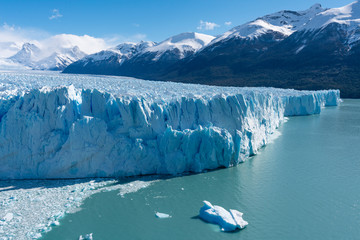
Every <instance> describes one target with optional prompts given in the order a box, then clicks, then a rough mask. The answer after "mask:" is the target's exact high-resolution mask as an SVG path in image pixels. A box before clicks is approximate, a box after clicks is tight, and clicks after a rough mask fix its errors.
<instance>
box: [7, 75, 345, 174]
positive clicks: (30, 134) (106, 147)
mask: <svg viewBox="0 0 360 240" xmlns="http://www.w3.org/2000/svg"><path fill="white" fill-rule="evenodd" d="M0 77H2V78H6V77H7V82H6V84H3V86H2V88H1V89H2V90H1V91H2V92H0V96H1V102H0V119H1V121H0V146H1V148H0V166H1V167H0V179H24V178H26V179H31V178H40V179H46V178H83V177H121V176H134V175H143V174H179V173H184V172H201V171H203V170H206V169H215V168H218V167H230V166H233V165H236V164H238V163H240V162H242V161H244V160H246V159H247V158H248V157H249V156H250V155H253V154H256V152H257V150H258V149H259V148H261V147H262V146H264V145H265V144H266V143H267V141H268V137H269V135H270V134H271V133H273V132H274V130H275V129H276V128H277V127H278V126H279V124H281V122H282V121H283V120H284V116H293V115H307V114H317V113H320V111H321V107H323V106H332V105H337V104H338V102H339V95H340V93H339V91H337V90H330V91H316V92H312V91H295V90H281V89H273V88H226V87H210V86H200V85H186V84H176V83H159V82H157V83H156V82H150V81H141V80H136V79H121V78H104V79H103V81H102V82H104V85H103V86H99V87H98V89H99V90H97V89H95V88H94V87H93V88H90V87H89V86H90V85H91V84H93V82H96V81H98V82H101V81H99V80H100V78H93V80H92V79H91V78H90V77H86V76H84V77H82V78H83V81H84V82H83V83H79V79H77V81H76V84H75V86H74V85H70V86H65V87H54V86H56V85H57V84H61V85H64V84H65V85H68V84H69V83H70V82H75V81H74V79H72V78H75V77H70V76H66V77H65V76H60V75H59V76H57V77H51V76H45V78H44V79H45V80H44V79H43V80H44V82H43V83H42V82H41V81H37V80H36V77H35V80H34V78H32V77H28V76H27V77H28V79H31V81H30V80H29V81H23V82H20V81H15V80H9V79H12V78H11V77H10V78H9V76H0ZM18 78H19V76H18ZM20 78H21V79H24V76H23V77H21V76H20ZM57 81H58V82H57ZM92 81H93V82H92ZM106 81H108V82H106ZM34 82H36V84H34ZM111 83H112V84H113V85H114V86H116V87H117V88H116V89H115V90H114V89H110V88H109V85H111ZM44 84H46V85H49V86H51V87H41V86H42V85H44ZM86 84H88V85H86ZM108 84H109V85H108ZM115 84H116V85H115ZM93 85H95V84H93ZM34 86H37V88H35V89H32V90H28V89H30V88H34ZM134 89H135V91H134Z"/></svg>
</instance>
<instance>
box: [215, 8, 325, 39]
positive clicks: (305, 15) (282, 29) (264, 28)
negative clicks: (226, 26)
mask: <svg viewBox="0 0 360 240" xmlns="http://www.w3.org/2000/svg"><path fill="white" fill-rule="evenodd" d="M322 11H324V9H323V8H322V7H321V5H320V4H315V5H313V6H312V7H310V8H309V9H307V10H305V11H288V10H284V11H279V12H276V13H273V14H269V15H266V16H264V17H260V18H258V19H256V20H254V21H251V22H248V23H246V24H243V25H240V26H237V27H234V28H233V29H231V30H229V31H227V32H225V33H224V34H222V35H221V36H219V37H217V38H216V39H215V40H214V41H213V43H216V42H218V41H222V40H229V39H231V38H249V39H254V38H259V37H261V36H262V35H264V34H268V33H273V34H277V37H278V38H279V39H284V38H286V37H288V36H290V35H291V34H292V33H294V32H295V31H297V30H299V29H301V28H302V27H304V26H305V25H306V24H307V23H309V21H311V19H313V18H314V17H315V16H316V15H317V14H318V13H320V12H322Z"/></svg>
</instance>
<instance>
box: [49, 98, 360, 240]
mask: <svg viewBox="0 0 360 240" xmlns="http://www.w3.org/2000/svg"><path fill="white" fill-rule="evenodd" d="M279 131H280V132H281V135H280V136H279V137H278V138H276V139H275V140H273V142H272V143H270V144H269V145H267V146H266V147H265V148H263V149H261V151H260V153H259V154H258V155H256V156H254V157H252V158H250V159H249V160H248V161H246V162H245V163H243V164H240V165H238V166H236V167H233V168H229V169H220V170H216V171H212V172H207V173H202V174H197V175H189V176H179V177H174V178H168V179H160V180H159V181H156V182H154V183H152V184H151V185H150V186H149V187H147V188H143V189H141V190H139V191H137V192H134V193H129V194H126V195H124V196H123V197H122V196H120V195H119V194H118V191H111V192H103V193H98V194H95V195H93V196H92V197H90V198H88V199H86V200H85V201H84V204H83V206H82V209H81V210H80V211H78V212H76V213H73V214H68V215H66V216H65V217H64V218H63V219H62V220H61V222H60V226H57V227H54V228H53V230H52V231H50V232H49V233H47V234H46V235H45V236H44V238H43V239H46V240H52V239H54V240H55V239H56V240H59V239H71V240H75V239H79V236H80V235H84V234H87V233H93V239H95V240H98V239H99V240H107V239H172V240H175V239H221V240H226V239H242V240H245V239H277V240H278V239H359V238H360V100H344V102H343V103H342V104H341V105H340V106H338V107H329V108H326V109H323V112H322V113H321V114H320V115H314V116H304V117H292V118H290V119H289V121H288V122H286V123H285V124H283V125H282V126H281V127H280V129H279ZM130 180H131V179H130ZM203 200H208V201H210V202H211V203H213V204H216V205H220V206H223V207H224V208H226V209H229V208H232V209H237V210H239V211H241V212H243V213H244V216H243V217H244V219H245V220H246V221H248V222H249V225H248V226H247V227H246V228H245V229H244V230H241V231H238V232H234V233H224V232H221V231H220V229H219V227H218V226H217V225H212V224H208V223H205V222H203V221H202V220H200V219H199V218H198V217H197V216H198V212H199V209H200V207H201V206H202V201H203ZM155 212H161V213H167V214H170V215H171V216H172V217H171V218H167V219H159V218H156V217H155Z"/></svg>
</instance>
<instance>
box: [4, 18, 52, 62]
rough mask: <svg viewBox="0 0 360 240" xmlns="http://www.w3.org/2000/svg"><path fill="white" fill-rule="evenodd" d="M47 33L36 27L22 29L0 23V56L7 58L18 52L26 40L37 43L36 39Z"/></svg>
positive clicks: (45, 35)
mask: <svg viewBox="0 0 360 240" xmlns="http://www.w3.org/2000/svg"><path fill="white" fill-rule="evenodd" d="M48 36H49V35H48V34H47V33H46V32H44V31H41V30H37V29H22V28H19V27H16V26H10V25H8V24H6V23H4V24H3V25H2V26H1V25H0V58H7V57H10V56H12V55H14V54H15V53H16V52H18V51H19V50H20V49H21V47H22V45H23V44H24V43H26V42H31V43H37V41H36V39H40V38H46V37H48Z"/></svg>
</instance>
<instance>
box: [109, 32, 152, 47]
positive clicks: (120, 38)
mask: <svg viewBox="0 0 360 240" xmlns="http://www.w3.org/2000/svg"><path fill="white" fill-rule="evenodd" d="M104 39H105V41H106V42H107V43H108V44H109V45H111V46H115V45H118V44H119V43H123V42H140V41H142V40H143V41H145V40H147V35H146V34H143V33H137V34H134V35H130V36H124V35H119V34H115V35H110V36H107V37H105V38H104Z"/></svg>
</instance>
